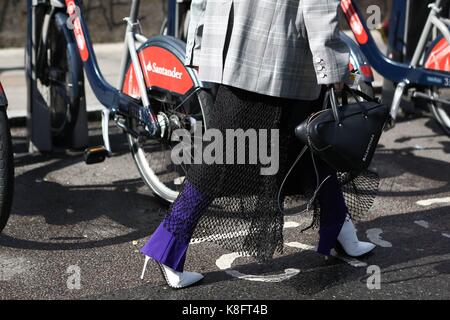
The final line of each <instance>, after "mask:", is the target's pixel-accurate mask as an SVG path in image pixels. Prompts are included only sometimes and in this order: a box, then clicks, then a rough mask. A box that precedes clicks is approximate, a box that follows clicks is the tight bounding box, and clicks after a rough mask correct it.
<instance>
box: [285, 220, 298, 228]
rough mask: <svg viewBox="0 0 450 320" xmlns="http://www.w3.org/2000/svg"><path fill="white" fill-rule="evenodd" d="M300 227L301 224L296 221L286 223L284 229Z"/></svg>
mask: <svg viewBox="0 0 450 320" xmlns="http://www.w3.org/2000/svg"><path fill="white" fill-rule="evenodd" d="M298 227H300V223H297V222H294V221H286V222H285V223H284V229H294V228H298Z"/></svg>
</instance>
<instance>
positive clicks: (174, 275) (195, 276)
mask: <svg viewBox="0 0 450 320" xmlns="http://www.w3.org/2000/svg"><path fill="white" fill-rule="evenodd" d="M149 261H150V257H145V263H144V269H143V270H142V275H141V279H144V275H145V271H146V270H147V264H148V262H149ZM158 266H159V269H160V270H161V273H162V275H163V277H164V279H165V280H166V282H167V285H168V286H169V287H171V288H172V289H183V288H187V287H189V286H192V285H193V284H195V283H197V282H199V281H200V280H202V279H203V278H204V277H203V275H201V274H200V273H196V272H187V271H185V272H178V271H175V270H173V269H171V268H169V267H167V266H165V265H163V264H160V263H158Z"/></svg>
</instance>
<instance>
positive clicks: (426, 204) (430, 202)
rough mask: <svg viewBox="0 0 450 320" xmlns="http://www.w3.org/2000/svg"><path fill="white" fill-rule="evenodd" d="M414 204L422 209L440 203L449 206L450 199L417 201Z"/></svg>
mask: <svg viewBox="0 0 450 320" xmlns="http://www.w3.org/2000/svg"><path fill="white" fill-rule="evenodd" d="M416 203H417V204H418V205H419V206H422V207H428V206H432V205H433V204H441V203H449V204H450V197H447V198H435V199H428V200H421V201H417V202H416Z"/></svg>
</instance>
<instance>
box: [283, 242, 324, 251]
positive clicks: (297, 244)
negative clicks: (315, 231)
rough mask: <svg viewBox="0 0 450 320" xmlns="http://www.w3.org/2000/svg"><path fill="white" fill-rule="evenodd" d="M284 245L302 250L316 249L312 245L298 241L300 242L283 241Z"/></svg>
mask: <svg viewBox="0 0 450 320" xmlns="http://www.w3.org/2000/svg"><path fill="white" fill-rule="evenodd" d="M285 245H286V246H288V247H291V248H296V249H300V250H302V251H316V250H317V248H316V247H314V246H311V245H309V244H304V243H300V242H289V243H285Z"/></svg>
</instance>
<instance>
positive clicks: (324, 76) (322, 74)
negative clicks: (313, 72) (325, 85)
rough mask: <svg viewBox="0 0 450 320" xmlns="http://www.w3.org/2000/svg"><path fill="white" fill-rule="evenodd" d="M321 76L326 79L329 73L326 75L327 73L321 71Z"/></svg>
mask: <svg viewBox="0 0 450 320" xmlns="http://www.w3.org/2000/svg"><path fill="white" fill-rule="evenodd" d="M319 77H321V78H322V79H324V78H326V77H327V75H326V74H325V73H321V74H320V75H319Z"/></svg>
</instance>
